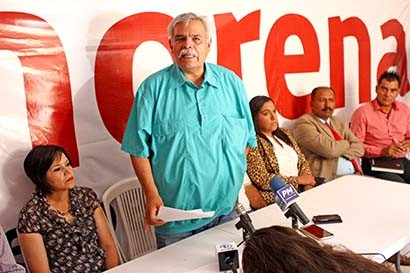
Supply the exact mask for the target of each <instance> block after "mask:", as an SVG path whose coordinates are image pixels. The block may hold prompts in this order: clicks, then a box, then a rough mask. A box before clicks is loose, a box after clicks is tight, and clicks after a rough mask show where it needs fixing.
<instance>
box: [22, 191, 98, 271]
mask: <svg viewBox="0 0 410 273" xmlns="http://www.w3.org/2000/svg"><path fill="white" fill-rule="evenodd" d="M69 194H70V210H69V212H70V214H71V215H72V216H73V219H72V220H71V221H70V222H68V221H66V219H64V218H63V217H60V216H59V215H58V214H57V212H56V211H55V210H53V209H50V205H49V203H48V201H47V199H46V197H45V195H43V194H42V193H41V191H39V190H37V191H36V192H35V193H34V194H33V197H32V198H31V199H30V200H29V201H28V202H27V204H26V205H25V206H24V207H23V209H22V210H21V211H20V217H19V222H18V232H19V233H40V234H41V236H42V237H43V241H44V245H45V248H46V251H47V257H48V262H49V266H50V269H51V271H52V272H54V273H60V272H70V273H77V272H78V273H80V272H81V273H88V272H90V273H91V272H92V273H97V272H102V271H103V270H104V265H105V252H104V250H103V249H102V248H101V247H100V246H99V244H98V233H97V226H96V223H95V220H94V216H93V215H94V210H95V209H96V208H97V207H98V206H99V201H98V198H97V195H96V193H95V192H94V191H93V190H92V189H90V188H86V187H77V186H76V187H74V188H73V189H71V190H70V192H69Z"/></svg>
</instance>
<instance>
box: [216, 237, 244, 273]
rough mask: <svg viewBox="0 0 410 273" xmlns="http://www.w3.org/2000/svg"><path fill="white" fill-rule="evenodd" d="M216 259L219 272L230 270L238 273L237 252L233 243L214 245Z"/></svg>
mask: <svg viewBox="0 0 410 273" xmlns="http://www.w3.org/2000/svg"><path fill="white" fill-rule="evenodd" d="M216 258H217V260H218V266H219V271H227V270H231V271H232V272H234V273H235V272H238V271H237V269H238V268H239V251H238V247H237V246H236V244H235V243H234V242H232V243H225V244H219V245H216Z"/></svg>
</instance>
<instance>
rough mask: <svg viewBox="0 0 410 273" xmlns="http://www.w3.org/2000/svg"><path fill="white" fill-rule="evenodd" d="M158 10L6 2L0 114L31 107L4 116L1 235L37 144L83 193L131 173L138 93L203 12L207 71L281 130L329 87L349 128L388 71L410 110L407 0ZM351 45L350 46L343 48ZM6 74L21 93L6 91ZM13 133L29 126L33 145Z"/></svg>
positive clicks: (0, 24) (11, 219) (1, 23)
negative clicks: (181, 27) (256, 103)
mask: <svg viewBox="0 0 410 273" xmlns="http://www.w3.org/2000/svg"><path fill="white" fill-rule="evenodd" d="M181 1H182V2H183V3H184V5H180V3H181ZM349 1H350V2H351V3H350V2H349ZM159 6H161V5H158V2H156V3H154V4H153V3H150V2H149V1H138V5H137V4H136V1H131V0H130V1H121V3H120V4H119V3H116V2H114V1H113V2H111V3H110V2H107V3H101V2H100V1H96V0H89V1H86V2H84V3H81V2H78V3H77V2H74V3H73V2H72V1H66V0H64V1H63V0H62V1H58V3H55V2H54V1H41V2H38V1H16V0H13V1H11V0H3V1H2V5H1V7H0V12H2V16H1V17H0V18H1V19H0V50H7V51H10V52H12V53H13V54H15V55H16V56H17V57H18V60H19V62H16V59H13V60H10V59H8V58H2V57H0V58H1V62H0V80H1V82H2V83H3V84H2V90H1V91H0V92H2V94H4V95H3V96H2V101H1V102H0V109H1V108H2V105H5V104H10V103H11V102H13V101H19V104H20V107H22V108H26V109H27V117H24V116H23V117H22V116H21V115H18V114H17V111H16V112H13V111H7V113H3V112H0V136H1V143H2V145H1V146H0V168H1V170H2V171H1V175H2V179H1V180H0V219H1V223H0V224H2V225H3V226H4V227H5V228H10V227H12V226H15V225H16V221H17V213H18V211H19V209H20V208H21V206H22V205H23V204H24V203H25V201H26V200H27V199H28V198H29V194H28V192H30V191H31V190H32V187H33V186H32V185H31V184H30V182H28V180H27V179H26V178H25V177H24V174H23V170H22V168H21V164H22V161H23V158H24V156H25V154H26V153H27V152H28V149H29V147H28V144H30V143H31V144H33V145H37V144H39V143H44V142H53V143H59V144H61V145H64V146H65V147H66V148H67V149H68V150H69V151H70V154H71V155H72V156H73V158H74V160H75V162H76V165H77V166H79V167H77V168H76V181H77V183H78V184H80V185H86V186H90V187H92V188H94V189H95V190H96V191H97V192H98V193H99V194H101V193H102V192H103V191H104V190H105V188H107V187H108V186H109V185H110V184H112V183H113V182H114V181H116V180H118V179H120V178H124V177H127V176H132V175H134V173H133V171H132V168H131V164H130V162H129V157H128V155H126V154H124V153H122V152H121V151H120V148H119V144H120V141H121V138H122V133H123V130H124V127H125V123H126V120H127V118H128V112H129V108H130V106H131V104H132V99H133V93H134V90H135V89H136V87H137V86H138V84H139V83H140V82H141V81H142V80H143V78H144V77H145V76H146V75H148V74H150V73H152V72H154V71H155V70H156V69H159V68H161V67H163V66H165V65H168V64H169V63H170V62H171V61H172V58H171V55H170V53H169V49H168V45H167V42H168V41H167V34H166V25H167V23H168V22H169V21H170V20H171V19H172V17H173V16H175V15H176V14H179V13H182V12H186V11H195V12H198V13H201V14H205V15H207V16H208V17H209V18H210V19H211V21H213V22H214V25H215V32H216V33H215V37H214V42H213V46H212V47H211V52H210V56H209V58H208V59H209V61H210V62H215V63H219V64H221V65H224V66H226V67H228V68H230V69H232V70H233V71H235V72H236V73H237V74H238V75H240V76H241V77H242V78H243V80H244V82H245V85H246V88H247V90H248V97H249V98H251V97H252V96H254V95H257V94H261V93H262V94H269V95H270V96H271V97H272V98H273V99H274V100H275V101H276V102H277V104H278V105H277V107H278V111H279V112H280V114H281V115H282V117H280V118H281V119H283V120H284V121H288V120H291V119H293V118H295V117H296V116H297V115H300V113H303V112H305V111H309V109H308V95H307V94H308V93H309V91H310V90H311V89H312V87H314V86H316V85H322V84H323V83H325V84H330V85H332V86H333V87H336V88H335V90H336V91H337V96H336V98H337V102H336V105H337V107H338V108H339V109H338V111H339V112H342V111H345V109H349V110H347V111H346V112H347V114H346V116H345V117H344V118H345V119H349V117H350V112H351V110H352V109H353V108H355V107H356V106H357V105H358V104H359V103H361V102H365V101H368V100H369V99H370V98H371V97H373V96H374V94H373V93H372V88H371V86H372V85H374V84H375V79H376V75H377V74H379V73H380V72H381V71H382V70H384V69H387V68H388V67H391V66H394V67H396V68H397V69H398V70H399V71H401V72H404V73H403V74H404V76H405V77H404V83H406V84H404V85H403V88H402V91H401V95H402V97H401V98H400V99H401V100H404V101H406V100H407V101H409V96H408V91H409V89H408V80H407V74H408V73H407V66H408V65H407V54H406V48H408V46H406V42H407V44H408V41H409V38H408V37H407V36H406V35H405V34H406V33H405V30H408V29H410V3H409V2H408V1H407V0H397V3H396V5H389V4H388V3H380V4H379V5H377V11H378V10H380V9H383V11H384V13H383V15H380V16H374V14H375V13H377V11H375V10H373V9H376V7H375V5H374V2H373V1H370V0H363V1H362V2H361V6H362V7H363V6H367V7H368V9H359V7H357V6H358V5H355V4H354V2H353V0H348V1H344V2H343V4H340V3H338V1H335V0H334V1H324V0H323V1H317V0H315V1H308V2H304V3H302V4H301V3H297V5H296V4H295V3H293V2H292V1H281V2H275V1H273V2H272V1H258V2H257V3H255V2H254V1H244V4H243V5H241V6H240V7H239V6H238V5H237V3H236V1H233V0H232V1H225V2H224V3H223V4H222V3H221V4H215V5H214V6H213V7H212V8H210V7H207V5H206V3H203V2H202V1H183V0H178V2H177V1H176V0H175V1H172V0H171V1H167V2H164V5H163V6H164V7H165V8H163V9H159V8H158V7H159ZM317 6H321V9H320V10H318V9H317V8H315V7H317ZM181 7H184V9H183V10H182V9H181ZM373 7H374V8H373ZM403 7H404V9H405V10H407V11H409V12H403V11H402V9H403ZM356 8H357V9H356ZM355 9H356V10H355ZM398 9H400V10H398ZM79 11H81V12H79ZM352 14H354V15H355V16H352ZM397 14H400V16H405V17H400V18H397V17H395V16H396V15H397ZM293 38H295V39H293ZM349 38H353V40H354V41H355V45H354V46H351V45H350V46H349V45H348V44H345V40H346V39H349ZM116 46H118V47H116ZM356 46H357V47H356ZM141 53H142V54H141ZM355 54H357V58H353V57H352V56H354V57H356V55H355ZM136 56H137V57H138V58H137V57H136ZM352 60H353V61H352ZM148 67H149V68H148ZM2 71H7V72H8V73H1V72H2ZM10 71H17V72H15V73H14V74H15V76H14V77H15V78H16V79H20V78H21V81H22V82H24V83H22V84H21V85H11V86H9V85H7V82H9V78H8V77H10V76H9V75H10ZM312 72H313V73H312ZM2 75H3V76H2ZM4 75H8V76H4ZM356 82H357V84H356ZM16 86H17V87H16ZM21 86H24V89H25V90H24V92H22V91H21ZM279 90H280V91H279ZM22 93H24V94H25V100H26V101H25V102H26V104H25V105H21V102H20V101H21V100H20V94H22ZM0 111H1V110H0ZM338 111H337V112H338ZM337 112H336V114H337ZM10 126H13V128H28V129H27V131H29V133H30V135H29V137H30V139H27V135H26V134H24V136H23V135H19V133H18V132H19V130H13V129H11V128H10ZM10 132H13V134H11V133H10ZM19 189H24V190H19ZM11 196H12V197H11Z"/></svg>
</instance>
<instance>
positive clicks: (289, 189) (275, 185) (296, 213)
mask: <svg viewBox="0 0 410 273" xmlns="http://www.w3.org/2000/svg"><path fill="white" fill-rule="evenodd" d="M269 186H270V188H271V190H272V191H273V192H274V193H275V201H276V204H278V206H279V207H280V209H281V210H282V211H286V210H287V212H286V213H285V216H286V217H289V216H292V217H296V218H297V219H299V221H300V222H301V223H302V224H303V225H306V224H307V223H309V221H310V220H309V218H307V217H306V215H305V213H303V211H302V209H301V208H300V207H299V206H298V204H297V203H296V199H297V198H299V194H298V192H297V191H296V189H295V188H294V187H293V186H292V185H291V184H287V185H285V182H284V181H283V180H282V179H281V178H279V177H277V176H275V177H274V178H272V180H271V181H270V182H269ZM296 224H297V222H296Z"/></svg>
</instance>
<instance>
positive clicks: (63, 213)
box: [55, 206, 70, 216]
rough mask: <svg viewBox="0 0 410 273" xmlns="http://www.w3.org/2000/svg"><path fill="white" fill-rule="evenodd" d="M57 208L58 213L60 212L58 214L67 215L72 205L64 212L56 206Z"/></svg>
mask: <svg viewBox="0 0 410 273" xmlns="http://www.w3.org/2000/svg"><path fill="white" fill-rule="evenodd" d="M55 210H56V211H57V214H58V215H60V216H66V215H68V214H69V213H70V206H69V207H68V209H67V211H65V212H62V211H61V210H59V209H56V208H55Z"/></svg>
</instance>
